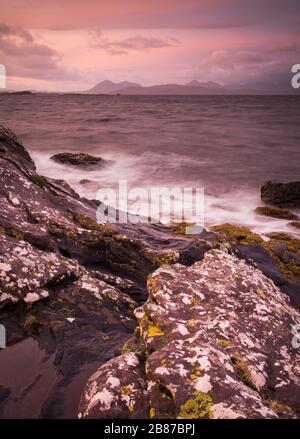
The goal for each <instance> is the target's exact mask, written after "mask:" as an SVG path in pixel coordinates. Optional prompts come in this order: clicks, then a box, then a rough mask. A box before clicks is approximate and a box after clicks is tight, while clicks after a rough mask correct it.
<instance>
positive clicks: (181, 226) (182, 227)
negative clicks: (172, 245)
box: [170, 221, 195, 236]
mask: <svg viewBox="0 0 300 439" xmlns="http://www.w3.org/2000/svg"><path fill="white" fill-rule="evenodd" d="M194 225H195V223H190V222H187V221H182V222H178V223H176V222H173V223H172V224H171V226H170V228H171V233H172V235H175V236H182V235H186V234H187V232H186V229H187V228H188V227H193V226H194Z"/></svg>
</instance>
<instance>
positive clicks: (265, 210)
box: [254, 206, 298, 220]
mask: <svg viewBox="0 0 300 439" xmlns="http://www.w3.org/2000/svg"><path fill="white" fill-rule="evenodd" d="M254 212H255V213H257V214H258V215H262V216H270V217H272V218H279V219H286V220H293V219H297V218H298V217H297V215H295V214H294V213H293V212H291V211H290V210H288V209H281V208H280V207H270V206H259V207H257V208H256V209H255V211H254Z"/></svg>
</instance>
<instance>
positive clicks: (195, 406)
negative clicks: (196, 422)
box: [179, 390, 213, 419]
mask: <svg viewBox="0 0 300 439" xmlns="http://www.w3.org/2000/svg"><path fill="white" fill-rule="evenodd" d="M212 403H213V400H212V398H211V396H210V395H208V394H207V393H203V392H200V391H198V390H197V391H195V392H194V393H193V398H190V399H188V400H187V401H186V402H185V403H184V404H182V405H181V407H180V413H179V417H180V418H183V419H199V418H203V417H206V416H208V417H212V414H211V411H210V409H211V406H212Z"/></svg>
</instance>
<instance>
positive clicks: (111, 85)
mask: <svg viewBox="0 0 300 439" xmlns="http://www.w3.org/2000/svg"><path fill="white" fill-rule="evenodd" d="M127 87H141V85H139V84H137V83H136V82H129V81H123V82H112V81H108V80H106V81H102V82H99V84H96V85H95V86H94V87H92V88H90V89H89V90H87V91H85V92H84V93H87V94H102V93H104V94H110V93H116V92H117V91H118V90H122V89H124V88H127Z"/></svg>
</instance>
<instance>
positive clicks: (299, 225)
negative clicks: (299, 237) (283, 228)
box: [289, 221, 300, 229]
mask: <svg viewBox="0 0 300 439" xmlns="http://www.w3.org/2000/svg"><path fill="white" fill-rule="evenodd" d="M289 226H292V227H295V228H296V229H300V221H292V222H291V223H289Z"/></svg>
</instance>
